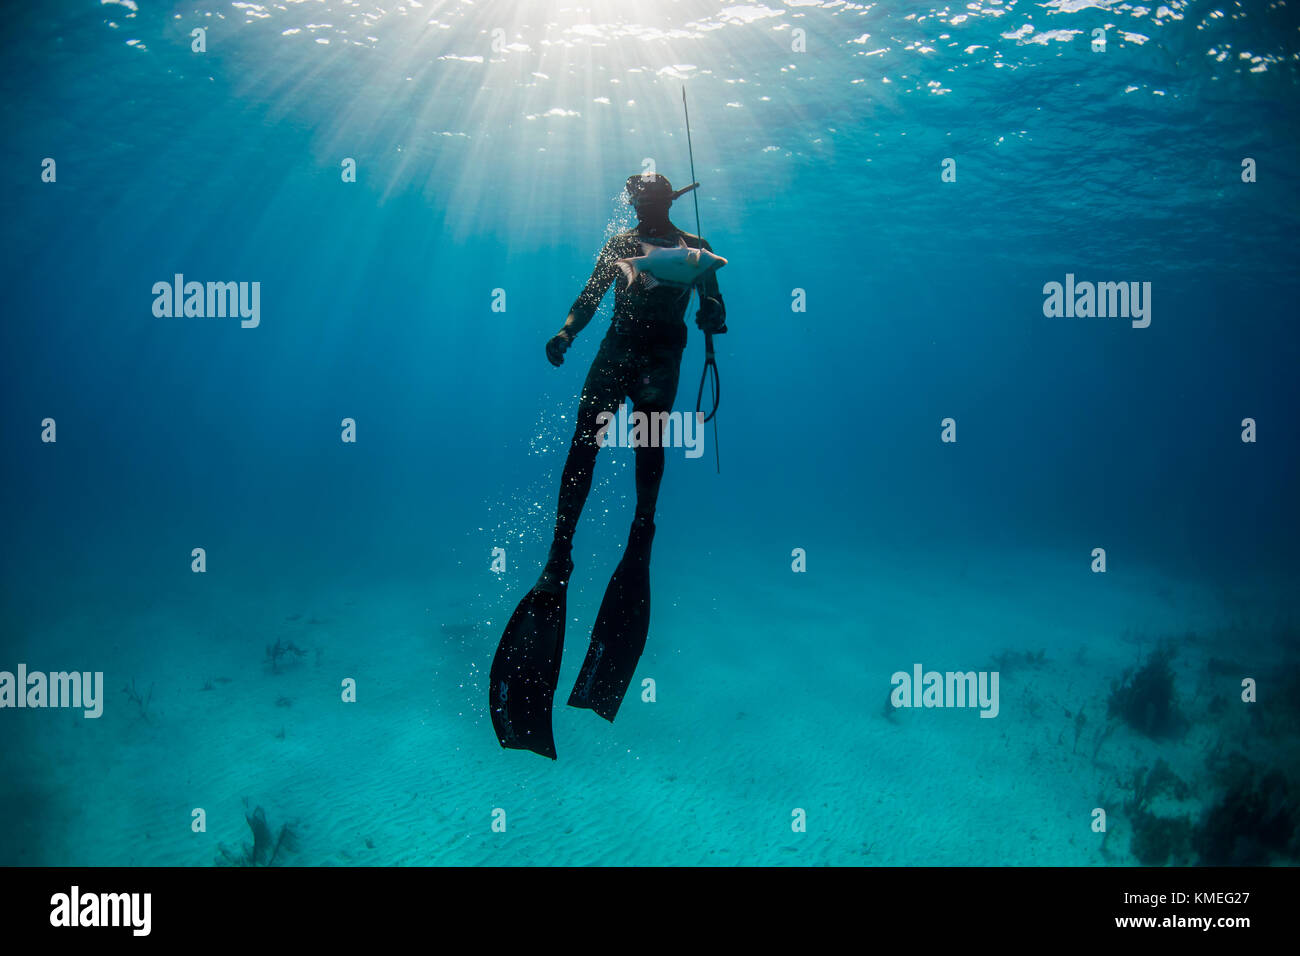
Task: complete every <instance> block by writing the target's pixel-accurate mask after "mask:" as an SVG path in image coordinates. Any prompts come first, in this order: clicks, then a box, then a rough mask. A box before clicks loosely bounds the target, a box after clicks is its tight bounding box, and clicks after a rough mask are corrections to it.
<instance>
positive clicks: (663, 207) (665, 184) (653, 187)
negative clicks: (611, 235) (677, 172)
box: [627, 173, 699, 222]
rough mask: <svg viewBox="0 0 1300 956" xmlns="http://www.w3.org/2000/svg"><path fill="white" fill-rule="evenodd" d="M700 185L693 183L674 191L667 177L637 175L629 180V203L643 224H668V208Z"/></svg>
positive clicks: (657, 174)
mask: <svg viewBox="0 0 1300 956" xmlns="http://www.w3.org/2000/svg"><path fill="white" fill-rule="evenodd" d="M698 185H699V183H691V184H690V185H689V186H687V187H686V188H684V189H677V190H674V189H673V185H672V183H670V182H669V181H668V178H667V177H666V176H661V175H660V174H659V173H637V174H636V175H633V176H629V177H628V178H627V201H628V202H629V203H631V204H632V208H633V209H635V210H636V217H637V219H639V220H641V221H642V222H666V221H667V220H668V207H669V206H671V205H672V203H673V200H674V199H676V198H678V197H679V196H682V195H684V194H685V193H688V192H690V191H691V190H692V189H694V188H695V187H696V186H698Z"/></svg>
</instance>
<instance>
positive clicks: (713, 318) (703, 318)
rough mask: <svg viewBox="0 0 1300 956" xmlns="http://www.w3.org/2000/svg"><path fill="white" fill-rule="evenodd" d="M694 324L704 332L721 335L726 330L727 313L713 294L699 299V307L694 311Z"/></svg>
mask: <svg viewBox="0 0 1300 956" xmlns="http://www.w3.org/2000/svg"><path fill="white" fill-rule="evenodd" d="M695 324H696V325H697V326H699V327H700V329H701V330H702V331H704V332H713V333H715V334H718V335H721V334H722V333H723V332H725V331H727V313H726V312H725V311H724V310H723V308H722V303H721V302H719V301H718V300H717V299H715V298H713V296H708V297H707V298H705V299H703V300H701V302H700V308H699V310H698V311H697V312H696V313H695Z"/></svg>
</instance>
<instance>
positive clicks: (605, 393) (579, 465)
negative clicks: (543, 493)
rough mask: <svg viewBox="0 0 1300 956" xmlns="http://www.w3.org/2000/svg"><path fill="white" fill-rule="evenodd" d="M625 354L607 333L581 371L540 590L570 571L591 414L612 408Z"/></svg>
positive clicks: (584, 491) (595, 425)
mask: <svg viewBox="0 0 1300 956" xmlns="http://www.w3.org/2000/svg"><path fill="white" fill-rule="evenodd" d="M625 358H626V357H625V356H623V355H622V354H621V350H620V349H619V347H618V346H617V344H616V343H614V342H613V340H612V339H611V338H610V337H608V336H607V337H606V338H605V340H604V341H603V342H601V345H600V351H599V352H597V353H596V358H595V360H594V361H593V362H592V363H591V369H590V370H589V371H588V372H587V380H586V382H585V383H584V384H583V386H582V398H581V400H580V401H579V403H578V421H577V424H576V425H575V427H574V430H573V441H572V442H571V443H570V444H569V456H568V458H566V459H565V462H564V471H563V472H562V473H561V475H560V495H559V502H558V504H557V506H556V509H555V537H554V540H553V541H552V542H551V551H550V554H549V555H548V556H547V559H546V568H545V570H543V571H542V576H541V578H540V579H538V582H537V586H538V587H539V588H542V589H543V590H548V591H553V590H557V589H558V588H559V587H562V586H563V585H564V584H566V583H567V582H568V579H569V574H570V573H572V571H573V561H572V559H571V557H570V555H571V553H572V551H573V534H574V531H575V530H576V528H577V526H578V518H579V517H581V515H582V508H583V506H584V505H585V504H586V503H587V495H588V494H589V493H590V491H591V479H592V475H593V473H594V472H595V468H596V453H597V452H598V451H600V447H599V446H598V445H597V444H596V432H597V431H598V430H599V428H600V425H599V422H598V421H597V418H598V416H599V415H600V413H601V412H613V411H616V410H617V409H618V404H619V402H620V401H621V400H622V398H623V395H624V389H625V384H626V383H625V381H624V374H623V373H624V361H625Z"/></svg>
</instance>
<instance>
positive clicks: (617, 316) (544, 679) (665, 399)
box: [490, 173, 727, 758]
mask: <svg viewBox="0 0 1300 956" xmlns="http://www.w3.org/2000/svg"><path fill="white" fill-rule="evenodd" d="M698 185H699V184H698V183H692V184H691V185H690V186H687V187H685V188H684V189H679V190H674V189H673V188H672V185H671V184H670V183H669V182H668V180H667V179H666V178H665V177H664V176H662V175H659V174H658V173H649V174H644V173H638V174H635V175H632V176H630V177H628V179H627V183H626V191H627V197H628V202H629V203H630V204H631V205H632V207H633V209H634V210H635V213H636V218H637V224H636V227H635V228H633V229H628V230H626V231H624V232H620V233H618V234H617V235H614V236H612V237H611V238H610V239H609V241H608V242H606V243H605V246H604V248H603V249H601V251H600V255H599V256H598V257H597V259H596V267H595V268H594V269H593V270H592V273H591V278H590V279H588V280H587V285H586V287H585V288H584V289H583V290H582V292H581V293H580V294H579V295H578V298H577V299H576V300H575V301H574V303H573V306H572V308H570V310H569V314H568V316H567V317H566V318H565V320H564V326H563V328H561V329H560V331H559V332H557V333H556V334H555V335H554V336H553V337H552V338H551V339H550V341H549V342H547V343H546V357H547V359H549V360H550V362H551V364H552V365H555V366H559V365H562V364H563V363H564V353H565V352H567V351H568V349H569V346H570V345H572V344H573V340H574V338H575V337H576V336H577V335H578V333H579V332H581V331H582V330H583V329H584V328H585V327H586V326H587V324H588V323H589V322H590V321H591V319H592V316H594V315H595V313H596V309H597V307H598V306H599V305H600V301H601V299H602V298H604V296H605V293H606V292H607V291H608V289H609V287H610V285H612V284H614V282H615V280H616V279H618V278H620V277H621V276H623V275H624V273H623V272H621V271H620V269H619V268H618V267H617V265H616V263H618V262H619V261H620V260H626V259H629V258H633V257H637V256H640V255H641V254H642V251H643V248H644V245H650V246H656V245H657V246H671V247H675V246H679V245H680V244H681V243H682V242H685V244H686V245H687V246H689V247H691V248H694V249H700V248H703V249H707V250H709V251H712V249H711V247H710V246H709V244H708V242H706V241H705V240H703V239H701V238H700V237H699V236H694V235H691V234H690V233H687V232H684V231H682V230H681V229H679V228H677V226H675V225H673V223H672V222H671V221H670V220H669V218H668V209H669V206H671V205H672V203H673V201H674V200H675V199H678V198H679V197H680V196H682V195H684V194H685V193H688V192H690V191H691V190H692V189H695V188H696V187H697V186H698ZM697 258H698V256H697ZM691 288H697V289H698V291H699V300H700V308H699V310H698V311H697V312H696V313H695V324H696V325H697V326H698V327H699V328H700V329H701V330H702V331H704V332H707V333H711V334H720V333H723V332H726V331H727V323H726V317H727V312H726V306H725V304H724V303H723V300H722V294H721V293H720V292H719V291H718V280H717V274H716V270H710V271H708V272H707V273H705V274H703V275H701V276H700V278H699V279H698V280H697V282H696V283H694V284H693V285H690V286H687V287H686V288H685V290H683V289H682V288H681V287H680V286H674V285H669V284H657V283H654V282H652V281H651V282H642V281H630V280H629V281H625V282H622V283H620V284H619V285H618V286H616V288H615V291H614V314H613V320H612V321H611V323H610V327H609V330H608V331H607V332H606V333H605V338H604V339H603V340H602V341H601V344H600V348H599V350H598V351H597V353H596V357H595V359H594V360H593V361H592V363H591V368H590V370H589V371H588V372H587V379H586V382H585V383H584V384H583V387H582V397H581V400H580V402H579V404H578V415H577V423H576V426H575V428H574V433H573V441H572V442H571V444H570V446H569V454H568V458H567V459H566V460H565V463H564V471H563V474H562V476H561V478H560V493H559V503H558V506H557V508H556V517H555V535H554V539H553V541H552V543H551V548H550V553H549V555H548V557H547V561H546V566H545V568H544V569H543V571H542V574H541V577H539V578H538V579H537V584H536V585H534V587H533V589H532V590H531V591H529V592H528V594H527V595H525V597H524V599H523V600H522V601H521V602H520V604H519V607H518V608H517V609H516V610H515V612H514V614H513V615H512V616H511V618H510V622H509V624H508V625H507V626H506V630H505V634H504V635H503V636H502V638H501V643H500V645H499V646H498V648H497V653H496V657H495V658H494V659H493V662H492V671H491V678H490V699H491V710H492V723H493V726H494V727H495V728H496V731H497V737H498V739H499V740H500V742H501V745H502V746H503V747H510V748H517V749H524V750H532V751H534V752H535V753H539V754H542V755H543V756H547V757H551V758H555V756H556V754H555V742H554V737H553V735H552V732H551V706H552V701H553V698H554V695H555V685H556V683H557V681H558V678H559V671H560V657H561V654H562V651H563V643H564V622H565V595H566V592H567V589H568V584H569V577H570V575H571V574H572V573H573V560H572V557H571V555H572V551H573V534H574V530H575V529H576V527H577V524H578V518H579V516H580V515H581V514H582V508H583V505H584V504H585V503H586V500H587V494H588V492H589V491H590V490H591V480H592V472H593V470H594V468H595V464H596V455H597V452H598V451H599V446H598V444H597V437H596V435H597V431H598V428H599V423H598V419H599V416H600V415H601V413H602V412H609V413H613V412H615V411H617V409H618V407H619V405H620V404H622V402H623V401H624V399H626V398H630V399H631V400H632V402H633V407H634V410H635V411H640V412H645V413H654V412H668V411H671V410H672V405H673V400H674V398H675V397H676V395H677V380H678V373H679V371H680V368H681V362H682V353H683V351H684V350H685V348H686V340H687V329H686V322H685V320H684V319H685V314H686V308H687V306H688V304H689V302H690V291H691ZM663 474H664V450H663V448H662V446H661V444H660V443H659V442H657V441H655V442H649V443H642V444H640V445H638V446H637V448H636V513H635V517H634V518H633V520H632V528H631V531H630V532H629V534H628V542H627V550H626V551H625V552H624V554H623V559H622V560H621V561H620V562H619V565H618V568H617V569H616V570H615V572H614V576H613V577H612V578H611V579H610V582H609V586H608V588H607V589H606V591H605V597H604V599H603V600H602V602H601V605H600V612H599V613H598V615H597V617H596V623H595V626H594V627H593V628H592V635H591V645H590V647H589V648H588V651H587V656H586V659H585V660H584V661H583V665H582V670H581V672H580V673H579V675H578V680H577V683H576V684H575V685H574V688H573V693H572V694H571V695H570V697H569V704H570V706H573V707H587V708H590V709H591V710H594V711H595V712H596V713H598V714H599V715H600V716H602V717H604V718H605V719H606V720H610V721H612V720H613V719H614V717H615V715H616V714H617V713H618V708H619V705H620V704H621V703H622V701H623V696H624V694H625V693H626V692H627V688H628V685H629V684H630V683H631V681H632V677H633V674H634V672H635V670H636V665H637V662H638V661H639V660H640V657H641V652H642V650H643V649H644V648H645V641H646V635H647V633H648V631H649V625H650V576H649V571H650V545H651V542H652V541H653V538H654V532H655V525H654V516H655V505H656V503H657V501H658V498H659V484H660V481H661V480H662V479H663Z"/></svg>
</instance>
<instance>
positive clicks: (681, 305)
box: [555, 222, 726, 547]
mask: <svg viewBox="0 0 1300 956" xmlns="http://www.w3.org/2000/svg"><path fill="white" fill-rule="evenodd" d="M679 236H680V237H681V238H683V239H685V241H686V244H687V245H688V246H691V247H692V248H696V249H698V248H700V246H701V245H703V247H704V248H705V249H709V250H710V251H712V249H711V248H710V246H709V244H708V243H707V242H703V241H702V240H701V239H700V238H699V237H698V236H693V235H691V234H690V233H687V232H683V231H682V230H680V229H678V228H677V227H676V226H674V225H672V223H670V222H669V223H667V225H666V226H663V227H660V228H657V229H656V228H654V227H653V226H648V225H647V224H646V223H645V222H641V223H639V224H638V225H637V227H636V228H635V229H629V230H628V231H626V232H620V233H619V234H618V235H616V236H613V237H612V238H611V239H610V240H609V241H608V242H607V243H605V248H603V249H602V250H601V251H600V256H599V257H598V258H597V260H596V268H595V269H594V270H592V273H591V278H590V279H588V280H587V286H586V288H584V289H583V290H582V293H581V294H580V295H579V296H578V298H577V299H576V300H575V301H574V303H573V308H572V309H571V310H570V311H571V312H572V313H573V315H574V316H575V317H577V318H578V319H579V320H580V321H582V322H583V323H586V322H587V321H589V320H590V319H591V317H592V315H594V314H595V312H596V308H597V307H598V306H599V305H600V300H601V299H602V298H604V296H605V293H606V292H607V291H608V290H609V287H610V285H611V284H613V283H614V282H615V280H617V282H618V284H617V286H616V287H615V290H614V316H613V320H612V321H611V323H610V328H609V331H608V332H606V333H605V338H604V340H603V341H602V342H601V343H600V350H599V351H598V352H597V353H596V358H595V360H594V361H593V362H592V363H591V370H590V371H589V372H588V373H587V380H586V382H585V383H584V384H583V386H582V400H581V402H580V403H579V405H578V421H577V426H576V427H575V429H574V433H573V442H572V444H571V445H570V446H569V457H568V459H567V460H566V461H565V463H564V474H563V477H562V478H561V480H560V501H559V507H558V509H557V512H556V519H555V540H556V543H557V544H558V545H560V546H561V547H565V546H567V545H568V544H569V543H570V542H572V540H573V531H574V528H575V527H576V526H577V524H578V517H579V516H580V515H581V514H582V507H583V505H584V504H585V503H586V501H587V493H588V492H589V491H590V490H591V477H592V471H593V469H594V467H595V464H596V453H597V451H599V447H598V446H597V444H596V432H597V429H598V428H599V425H598V423H597V416H599V415H600V413H601V412H616V411H617V410H618V406H619V404H620V403H621V402H622V401H623V400H624V399H625V398H630V399H631V400H632V405H633V410H634V411H642V412H647V413H649V412H666V411H671V410H672V406H673V400H674V398H676V396H677V378H678V372H679V370H680V368H681V364H682V351H683V350H684V349H685V348H686V337H687V336H686V322H685V315H686V309H687V306H688V305H689V304H690V301H691V293H690V290H689V289H675V288H669V287H667V286H659V287H657V288H654V289H647V288H646V287H645V284H644V282H642V281H641V280H640V279H638V280H637V281H636V282H633V283H632V284H631V285H628V283H627V282H625V281H624V279H623V273H622V272H621V271H620V270H619V269H617V268H616V267H615V266H614V263H615V262H616V261H617V260H619V259H628V258H633V257H636V256H640V255H643V254H644V251H643V249H642V248H641V244H642V243H651V244H654V245H665V246H676V245H677V244H678V237H679ZM700 286H701V289H700V291H701V292H702V293H703V296H704V297H708V298H713V299H716V300H717V301H718V305H719V307H721V308H722V310H723V312H722V314H723V316H724V317H725V315H726V306H725V304H724V303H723V301H722V294H721V293H720V292H719V291H718V279H717V273H716V272H711V273H709V275H708V276H707V277H706V278H705V279H704V280H703V282H701V284H700ZM721 331H726V330H725V328H723V329H722V330H721ZM663 473H664V450H663V448H662V447H659V446H658V445H657V444H656V445H647V446H639V447H637V449H636V517H637V518H639V519H644V520H652V519H653V518H654V512H655V504H656V502H657V501H658V499H659V482H660V480H661V479H662V478H663Z"/></svg>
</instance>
